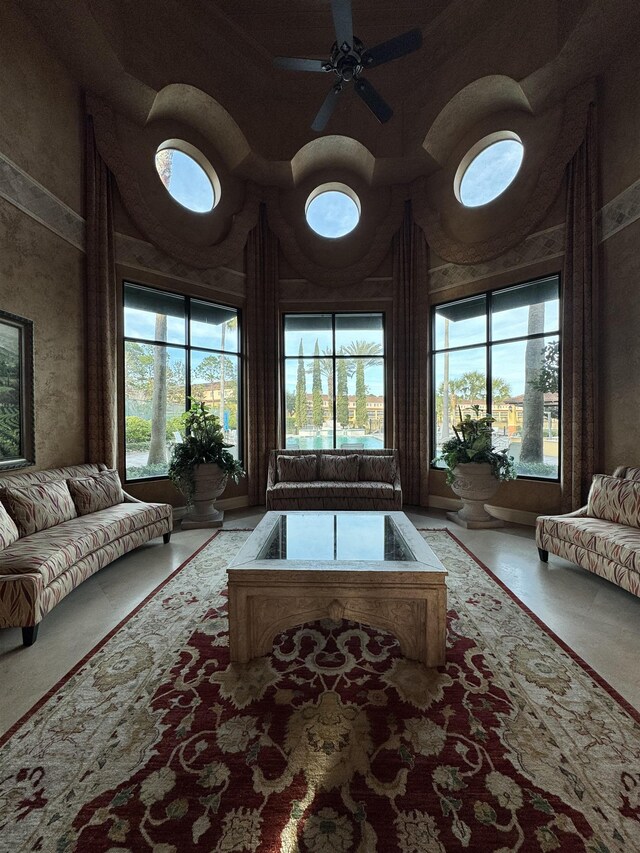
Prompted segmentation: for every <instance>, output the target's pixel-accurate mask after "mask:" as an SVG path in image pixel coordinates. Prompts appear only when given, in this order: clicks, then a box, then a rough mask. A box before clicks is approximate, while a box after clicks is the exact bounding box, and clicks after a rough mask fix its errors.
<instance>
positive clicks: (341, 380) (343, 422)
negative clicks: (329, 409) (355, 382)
mask: <svg viewBox="0 0 640 853" xmlns="http://www.w3.org/2000/svg"><path fill="white" fill-rule="evenodd" d="M336 382H337V385H338V388H337V394H336V418H337V420H338V423H339V424H340V426H342V427H344V428H346V427H348V426H349V364H348V361H347V359H346V358H339V359H338V364H337V366H336Z"/></svg>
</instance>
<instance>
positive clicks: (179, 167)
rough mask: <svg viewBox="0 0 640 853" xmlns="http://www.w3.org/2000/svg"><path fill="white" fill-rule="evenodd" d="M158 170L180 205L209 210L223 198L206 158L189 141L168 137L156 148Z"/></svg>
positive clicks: (199, 210)
mask: <svg viewBox="0 0 640 853" xmlns="http://www.w3.org/2000/svg"><path fill="white" fill-rule="evenodd" d="M156 171H157V172H158V175H159V176H160V180H161V181H162V183H163V184H164V187H165V189H166V190H167V192H168V193H169V195H170V196H171V198H173V199H174V200H175V201H177V202H178V204H181V205H182V206H183V207H186V208H187V210H191V211H193V212H194V213H209V211H211V210H213V208H214V207H215V206H216V204H217V203H218V201H219V200H220V182H219V181H218V178H217V175H216V173H215V170H214V169H213V166H211V164H210V163H209V161H208V160H207V158H206V157H205V156H204V155H203V154H201V153H200V151H198V149H197V148H194V147H193V145H189V143H187V142H183V141H182V140H178V139H169V140H167V141H166V142H163V143H162V145H161V146H160V147H159V148H158V150H157V151H156Z"/></svg>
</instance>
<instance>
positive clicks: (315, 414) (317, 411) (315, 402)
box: [311, 338, 324, 427]
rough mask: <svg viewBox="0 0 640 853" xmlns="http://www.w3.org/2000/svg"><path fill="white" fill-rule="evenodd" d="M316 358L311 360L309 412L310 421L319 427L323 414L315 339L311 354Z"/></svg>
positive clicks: (318, 353) (319, 366)
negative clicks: (311, 381) (311, 375)
mask: <svg viewBox="0 0 640 853" xmlns="http://www.w3.org/2000/svg"><path fill="white" fill-rule="evenodd" d="M313 354H314V355H315V356H316V357H315V358H314V360H313V384H312V386H311V412H312V421H313V425H314V426H315V427H321V426H322V424H323V423H324V413H323V411H322V372H321V365H320V358H319V356H320V347H319V346H318V339H317V338H316V347H315V350H314V352H313Z"/></svg>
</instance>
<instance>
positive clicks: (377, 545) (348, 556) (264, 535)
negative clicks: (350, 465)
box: [227, 510, 447, 667]
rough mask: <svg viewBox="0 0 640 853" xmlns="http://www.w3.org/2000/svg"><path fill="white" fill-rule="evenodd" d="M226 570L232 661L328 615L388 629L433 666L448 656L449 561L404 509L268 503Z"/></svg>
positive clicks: (407, 650) (405, 649) (410, 652)
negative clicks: (284, 508) (283, 507)
mask: <svg viewBox="0 0 640 853" xmlns="http://www.w3.org/2000/svg"><path fill="white" fill-rule="evenodd" d="M227 574H228V579H229V647H230V656H231V660H232V661H235V662H239V663H246V662H248V661H249V660H251V659H252V658H254V657H259V656H261V655H265V654H268V653H269V652H270V651H271V650H272V648H273V640H274V637H275V636H276V635H277V634H279V633H280V632H281V631H284V630H285V629H287V628H291V627H294V626H295V625H301V624H303V623H305V622H311V621H313V620H315V619H322V618H326V617H330V618H331V619H334V620H340V619H352V620H354V621H356V622H362V623H364V624H367V625H371V626H373V627H378V628H386V629H388V630H389V631H391V632H392V633H393V634H395V636H396V637H397V638H398V640H399V641H400V649H401V651H402V653H403V654H404V655H405V657H408V658H412V659H414V660H418V661H422V662H423V663H424V664H425V665H426V666H428V667H432V666H441V665H442V664H444V662H445V637H446V615H447V587H446V584H445V578H446V575H447V570H446V569H445V568H444V566H443V565H442V563H441V562H440V560H439V559H438V558H437V557H436V555H435V554H434V553H433V551H432V550H431V548H430V547H429V546H428V545H427V543H426V542H425V541H424V539H423V538H422V536H421V535H420V534H419V533H418V531H417V530H416V529H415V527H414V526H413V524H412V523H411V522H410V521H409V519H408V518H407V517H406V515H405V514H404V513H403V512H332V511H329V510H327V511H323V512H305V511H291V512H268V513H266V515H265V516H264V518H263V519H262V520H261V521H260V523H259V524H258V526H257V527H256V529H255V530H254V531H253V533H252V534H251V536H250V537H249V538H248V539H247V541H246V542H245V544H244V545H243V546H242V548H241V549H240V550H239V552H238V553H237V555H236V557H235V558H234V559H233V560H232V562H231V563H230V565H229V567H228V569H227Z"/></svg>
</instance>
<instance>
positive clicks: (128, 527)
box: [0, 464, 173, 646]
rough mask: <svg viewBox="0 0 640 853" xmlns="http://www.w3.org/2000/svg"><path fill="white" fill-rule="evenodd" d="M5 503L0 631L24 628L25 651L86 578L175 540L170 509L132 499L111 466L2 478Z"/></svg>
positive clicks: (0, 507) (0, 534) (0, 517)
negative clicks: (152, 542) (153, 543)
mask: <svg viewBox="0 0 640 853" xmlns="http://www.w3.org/2000/svg"><path fill="white" fill-rule="evenodd" d="M0 501H1V503H0V628H11V627H19V628H22V639H23V642H24V645H25V646H30V645H32V644H33V643H34V642H35V640H36V636H37V633H38V627H39V625H40V622H41V621H42V619H43V618H44V617H45V616H46V614H47V613H48V612H49V611H50V610H51V609H52V608H53V607H55V605H56V604H57V603H58V602H59V601H61V600H62V599H63V598H64V597H65V596H66V595H68V594H69V593H70V592H71V590H73V589H75V587H77V586H78V584H80V583H81V582H82V581H83V580H85V578H88V577H89V576H90V575H92V574H94V573H95V572H97V571H98V569H101V568H102V567H103V566H106V565H107V563H110V562H111V561H112V560H115V559H116V558H117V557H120V556H122V555H123V554H125V553H126V552H127V551H131V550H132V549H133V548H137V546H138V545H142V544H143V543H144V542H147V541H148V540H149V539H154V538H155V537H156V536H163V538H164V541H165V542H168V541H169V538H170V536H171V529H172V521H173V519H172V508H171V506H169V505H168V504H153V503H143V502H142V501H138V500H136V498H133V497H131V495H127V494H126V492H124V491H123V490H122V486H121V485H120V480H119V478H118V474H117V472H116V471H109V470H108V469H107V467H106V465H101V464H100V465H91V464H90V465H73V466H70V467H68V468H55V469H51V470H48V471H34V472H28V473H24V474H13V475H9V476H2V477H0Z"/></svg>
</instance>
